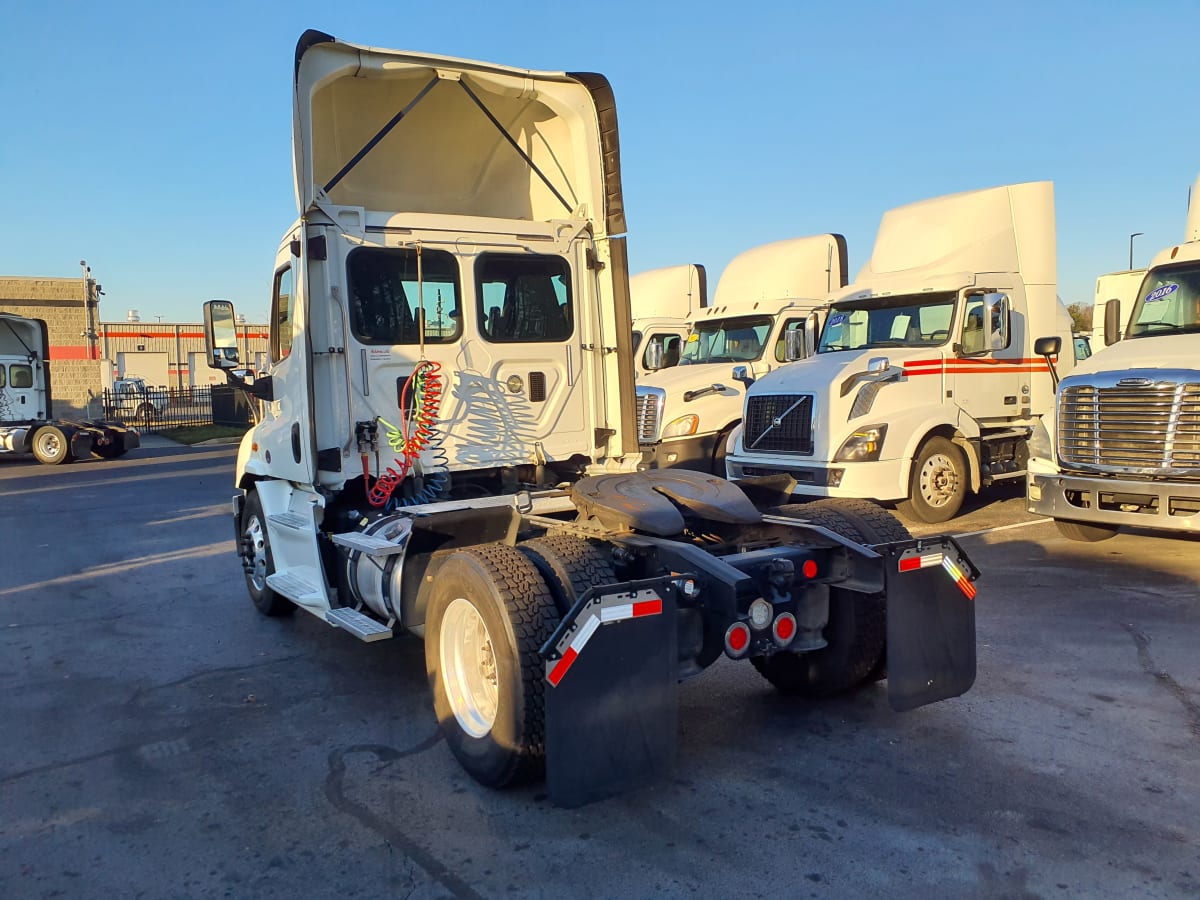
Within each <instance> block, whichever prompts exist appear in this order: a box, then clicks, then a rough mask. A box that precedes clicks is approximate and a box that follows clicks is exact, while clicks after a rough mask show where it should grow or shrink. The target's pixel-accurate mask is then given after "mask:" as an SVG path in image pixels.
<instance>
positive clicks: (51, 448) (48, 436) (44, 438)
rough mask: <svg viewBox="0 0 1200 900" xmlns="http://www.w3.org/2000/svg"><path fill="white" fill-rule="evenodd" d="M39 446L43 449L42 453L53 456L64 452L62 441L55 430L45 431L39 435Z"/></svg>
mask: <svg viewBox="0 0 1200 900" xmlns="http://www.w3.org/2000/svg"><path fill="white" fill-rule="evenodd" d="M38 446H40V447H41V449H42V455H43V456H48V457H51V458H55V457H57V456H58V455H59V454H60V453H62V449H63V447H62V441H60V440H59V439H58V435H57V434H54V433H53V432H43V433H42V434H40V435H38Z"/></svg>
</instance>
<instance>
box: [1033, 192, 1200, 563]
mask: <svg viewBox="0 0 1200 900" xmlns="http://www.w3.org/2000/svg"><path fill="white" fill-rule="evenodd" d="M1198 190H1200V181H1197V187H1196V189H1194V190H1193V192H1192V195H1191V197H1192V200H1191V205H1190V208H1189V210H1188V219H1187V229H1186V232H1185V238H1184V242H1183V243H1182V244H1176V245H1174V246H1171V247H1167V248H1166V249H1164V250H1162V251H1161V252H1159V253H1158V255H1157V256H1155V257H1154V260H1153V261H1152V262H1151V264H1150V268H1149V270H1148V271H1147V272H1146V273H1145V276H1144V277H1143V278H1142V281H1141V285H1140V288H1139V289H1138V290H1137V291H1136V292H1134V294H1133V296H1134V298H1135V300H1134V302H1133V308H1132V310H1131V311H1130V312H1129V315H1128V319H1125V317H1124V315H1123V312H1124V310H1123V309H1122V303H1121V299H1120V298H1119V297H1113V298H1110V299H1108V300H1107V301H1106V302H1105V304H1104V322H1105V326H1104V342H1105V343H1106V344H1108V345H1110V346H1109V347H1108V349H1106V350H1105V351H1104V352H1103V353H1100V354H1098V355H1096V356H1093V357H1092V358H1090V359H1088V360H1087V361H1086V362H1084V363H1081V364H1080V365H1079V366H1078V367H1077V368H1076V369H1075V371H1074V372H1073V373H1072V374H1071V375H1069V376H1068V377H1065V378H1063V380H1062V383H1061V384H1059V386H1058V398H1057V407H1056V415H1055V417H1054V418H1053V419H1049V418H1048V419H1047V421H1046V423H1045V425H1046V427H1044V428H1039V429H1037V431H1036V433H1035V439H1034V440H1033V441H1032V442H1031V445H1030V450H1031V453H1030V461H1029V475H1028V478H1027V483H1026V488H1027V498H1028V500H1027V505H1028V509H1029V511H1030V512H1034V513H1039V514H1041V515H1044V516H1050V517H1052V518H1053V519H1054V521H1055V523H1056V524H1057V525H1058V529H1059V531H1060V532H1061V533H1062V534H1063V535H1065V536H1066V537H1068V538H1072V539H1074V540H1077V541H1100V540H1104V539H1106V538H1110V537H1112V536H1113V535H1115V534H1116V533H1117V532H1118V531H1119V530H1120V529H1121V528H1122V527H1124V526H1131V527H1135V528H1151V529H1161V530H1164V531H1175V532H1190V533H1192V534H1195V533H1196V532H1197V531H1200V362H1198V360H1200V199H1198V196H1200V195H1198V194H1197V191H1198ZM1122 324H1124V328H1123V329H1122V328H1121V326H1122Z"/></svg>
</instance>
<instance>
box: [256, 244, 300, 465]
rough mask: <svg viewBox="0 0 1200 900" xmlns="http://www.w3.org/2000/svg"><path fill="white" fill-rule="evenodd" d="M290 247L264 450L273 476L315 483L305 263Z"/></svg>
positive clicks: (285, 249)
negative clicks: (272, 397) (268, 456)
mask: <svg viewBox="0 0 1200 900" xmlns="http://www.w3.org/2000/svg"><path fill="white" fill-rule="evenodd" d="M289 243H290V242H285V243H284V244H283V246H282V248H281V249H280V251H279V254H278V255H277V256H276V262H275V278H274V281H273V283H272V288H271V330H270V360H271V368H270V374H271V376H272V380H273V392H274V396H275V399H274V400H272V401H270V402H269V403H266V404H264V413H263V421H262V422H261V423H260V424H259V426H258V434H259V437H260V439H259V445H260V446H263V447H265V448H267V449H268V450H269V451H270V453H271V458H270V461H269V462H270V468H271V474H272V475H274V476H276V477H278V478H286V479H288V480H290V481H298V482H301V483H306V484H307V483H311V482H312V481H313V474H314V467H313V459H312V454H313V449H312V445H313V438H312V406H311V394H310V390H309V368H310V365H311V363H310V360H309V348H308V340H307V334H306V329H305V327H304V323H305V313H304V310H305V303H306V301H305V297H304V295H303V292H302V290H301V286H302V284H303V278H302V277H301V274H302V273H301V271H300V265H301V261H300V259H298V258H295V257H293V256H292V255H291V251H290V249H289Z"/></svg>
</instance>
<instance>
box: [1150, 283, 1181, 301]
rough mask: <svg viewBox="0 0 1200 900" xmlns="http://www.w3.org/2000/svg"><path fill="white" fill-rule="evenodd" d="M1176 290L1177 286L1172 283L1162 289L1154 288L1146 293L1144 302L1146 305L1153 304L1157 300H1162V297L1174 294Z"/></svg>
mask: <svg viewBox="0 0 1200 900" xmlns="http://www.w3.org/2000/svg"><path fill="white" fill-rule="evenodd" d="M1177 290H1179V285H1177V284H1175V283H1174V282H1172V283H1171V284H1164V285H1163V286H1162V287H1160V288H1155V289H1154V290H1152V291H1151V292H1150V293H1148V294H1147V295H1146V300H1145V302H1146V303H1154V302H1156V301H1158V300H1162V299H1163V298H1164V297H1168V296H1170V295H1171V294H1173V293H1175V292H1176V291H1177Z"/></svg>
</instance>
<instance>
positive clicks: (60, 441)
mask: <svg viewBox="0 0 1200 900" xmlns="http://www.w3.org/2000/svg"><path fill="white" fill-rule="evenodd" d="M33 455H34V456H35V457H36V458H37V461H38V462H40V463H41V464H42V465H44V466H57V465H61V464H62V463H65V462H70V460H71V441H70V439H69V438H68V437H67V434H66V432H65V431H63V430H62V429H61V428H59V427H58V426H57V425H43V426H42V427H41V428H39V429H38V430H37V433H36V434H34V436H33Z"/></svg>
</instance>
